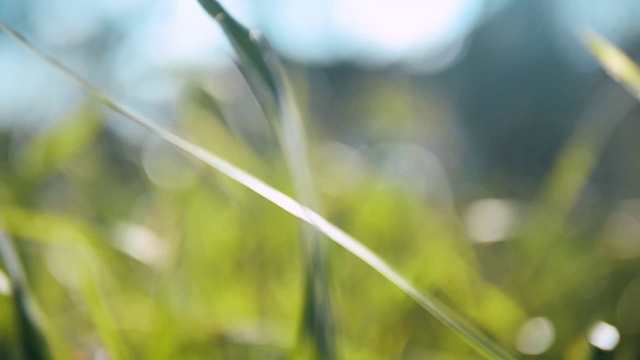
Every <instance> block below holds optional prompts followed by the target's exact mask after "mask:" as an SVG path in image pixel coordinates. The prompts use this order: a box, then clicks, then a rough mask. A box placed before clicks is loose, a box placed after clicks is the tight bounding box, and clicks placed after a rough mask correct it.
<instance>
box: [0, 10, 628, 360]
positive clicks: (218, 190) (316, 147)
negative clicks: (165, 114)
mask: <svg viewBox="0 0 640 360" xmlns="http://www.w3.org/2000/svg"><path fill="white" fill-rule="evenodd" d="M203 2H204V3H207V2H206V1H203ZM210 3H215V2H210ZM232 30H233V29H232ZM236 30H238V29H236ZM241 35H242V34H241ZM230 36H233V33H232V34H231V35H230ZM589 39H590V40H588V43H589V45H590V47H591V49H592V50H593V51H594V53H595V54H596V55H597V56H598V57H599V58H600V59H601V61H602V62H603V63H604V64H605V67H606V68H607V69H608V71H609V72H610V73H612V74H613V75H614V76H616V77H617V78H618V79H620V80H621V81H623V82H624V83H625V84H626V86H628V87H630V88H631V89H636V88H637V86H636V85H637V84H635V80H636V79H635V77H637V76H636V75H637V74H638V72H637V68H635V67H634V65H633V63H632V62H631V61H630V60H629V59H628V58H627V57H624V56H623V55H622V54H621V53H620V52H617V51H616V50H615V48H613V47H612V46H611V45H609V44H608V43H606V42H605V41H604V40H602V39H600V38H597V37H591V38H589ZM245 45H246V44H245ZM246 46H251V45H250V44H249V45H246ZM245 50H246V49H245ZM250 52H251V51H248V53H250ZM270 55H271V56H274V55H273V54H270ZM251 56H252V55H251V54H249V59H251ZM253 56H255V54H253ZM253 59H255V58H253ZM241 60H243V59H242V57H241ZM244 60H245V61H244V62H243V63H241V64H240V67H241V69H242V70H243V71H244V74H245V75H246V76H247V78H248V81H247V83H248V84H249V86H247V85H246V83H245V82H244V80H243V77H242V76H240V75H239V73H238V72H229V73H224V74H213V75H211V76H212V77H213V78H214V79H215V80H218V81H225V83H224V84H218V85H217V87H216V86H214V87H213V88H212V87H211V86H210V84H209V83H208V82H205V81H199V80H198V79H192V80H191V81H189V82H188V86H187V88H186V91H185V92H184V96H183V97H182V99H181V101H180V103H179V106H178V107H177V109H176V111H175V112H176V114H175V124H174V127H175V130H176V132H178V133H180V134H183V135H184V137H185V138H188V139H189V140H190V141H192V142H194V143H196V144H199V145H200V146H202V147H203V148H205V149H208V150H210V151H211V152H213V153H215V154H218V155H220V156H221V157H222V158H224V159H226V160H228V161H229V162H231V163H232V164H234V165H236V166H238V167H240V168H242V169H245V170H247V171H249V172H250V173H251V174H253V175H255V176H257V177H258V178H260V179H263V180H265V181H266V182H267V183H269V184H270V185H272V186H273V187H275V188H277V189H281V190H283V192H285V193H287V194H291V195H294V194H295V195H296V196H298V197H299V198H300V195H299V194H300V189H299V186H300V185H296V181H299V180H300V176H301V175H296V171H295V166H296V165H295V164H296V161H299V160H300V158H298V159H297V160H296V156H294V155H299V154H295V151H299V150H300V149H302V148H295V146H299V145H300V144H295V143H294V144H289V145H286V141H287V140H286V136H287V135H286V134H287V133H286V130H284V131H283V130H282V129H279V128H278V126H283V128H285V127H286V124H285V125H283V124H280V125H278V124H277V123H276V124H274V123H273V122H269V120H273V119H272V118H269V117H270V116H273V114H270V113H269V112H270V111H274V110H273V109H269V108H268V107H267V108H265V105H264V101H265V100H264V97H265V96H266V95H265V93H261V92H260V91H261V90H256V86H254V85H252V81H254V82H255V81H256V80H251V75H250V74H247V72H248V71H258V73H259V74H260V71H263V70H262V69H261V68H260V65H256V64H255V63H253V64H252V63H251V62H250V61H248V62H247V61H246V59H244ZM267 60H268V59H267ZM286 68H287V70H288V73H289V74H290V75H291V77H290V83H289V84H288V86H289V90H290V93H292V94H295V98H296V99H297V101H298V103H297V104H298V105H299V108H300V109H299V110H300V114H301V117H302V118H305V119H306V126H307V127H308V129H307V133H308V137H307V138H306V143H307V145H306V146H308V149H306V150H307V151H308V152H309V153H308V154H307V155H308V156H306V157H307V158H305V157H302V159H303V160H304V162H305V163H304V164H302V165H304V166H305V167H308V168H309V169H310V172H311V173H312V174H313V182H314V184H315V192H316V193H317V196H318V197H319V199H318V200H317V203H318V204H319V203H322V204H323V209H318V210H322V213H323V214H324V215H325V217H326V218H327V219H329V220H331V221H332V222H333V223H334V224H336V225H338V226H339V227H340V228H342V229H343V230H345V231H346V232H347V233H349V234H351V235H353V236H354V237H355V238H357V239H360V240H361V241H362V242H363V243H364V244H365V245H366V246H368V247H369V248H371V249H372V250H373V251H374V252H375V253H376V254H378V255H379V256H380V257H382V258H384V259H385V260H387V261H388V263H390V264H392V266H393V267H394V268H396V269H398V271H399V272H400V273H401V274H402V275H403V276H404V277H405V278H407V279H409V280H410V281H411V282H412V283H414V284H416V285H417V286H418V287H419V288H420V289H421V291H423V292H424V293H426V294H430V295H433V296H434V297H435V298H437V299H440V301H441V302H443V303H444V304H446V305H448V307H450V308H452V309H454V311H455V313H457V314H460V316H461V317H463V318H467V319H468V320H469V323H472V324H474V327H476V326H477V327H478V328H480V329H482V332H483V333H485V334H487V336H488V337H489V338H491V339H492V340H494V341H495V342H496V343H497V344H499V345H500V346H501V347H503V348H504V349H506V350H507V351H509V352H511V353H512V354H514V355H516V354H517V356H518V357H533V356H540V357H543V358H567V359H604V358H616V359H634V358H637V357H638V356H640V347H638V345H637V343H638V341H639V340H640V338H639V336H640V313H639V312H638V309H637V306H636V304H637V303H638V301H639V300H640V283H639V281H640V280H639V278H638V257H639V256H640V235H639V234H640V232H639V230H640V201H638V200H635V199H625V200H624V201H620V200H618V199H613V198H612V199H598V198H597V196H596V195H594V192H595V191H596V190H594V189H592V188H591V187H590V186H592V185H591V184H590V182H589V179H590V178H591V176H592V173H593V172H594V171H596V170H597V169H596V168H597V165H598V163H599V158H600V155H601V153H602V152H603V151H604V149H605V148H606V147H607V145H608V141H609V140H610V139H611V137H613V136H614V135H613V134H614V133H615V129H616V128H615V127H616V125H618V124H619V123H620V121H621V119H624V118H626V117H627V116H629V113H632V111H633V109H634V106H635V102H633V101H631V100H630V98H626V97H625V96H626V95H625V94H624V93H622V92H616V90H612V89H610V88H608V87H606V86H604V87H603V89H601V90H600V92H596V95H594V96H593V98H594V99H595V100H594V105H593V109H591V108H587V109H586V110H585V113H586V114H587V115H585V116H584V118H585V119H584V121H583V122H581V123H580V125H579V126H578V127H577V128H576V129H574V130H573V131H572V132H571V135H570V137H569V138H568V140H566V141H564V142H563V144H564V145H562V146H561V147H560V150H558V151H556V152H555V153H554V156H553V157H552V159H553V161H552V163H553V166H551V167H550V168H549V169H548V170H546V171H545V174H544V176H543V177H542V178H543V180H541V181H540V183H541V184H542V185H538V186H537V187H536V186H530V185H527V186H525V188H526V191H525V192H528V193H526V196H524V195H522V193H519V192H518V191H522V190H517V189H522V187H520V186H518V185H517V184H516V185H514V184H512V183H509V181H512V182H517V181H518V179H520V177H521V176H523V175H527V174H528V175H531V174H529V173H527V172H526V171H525V172H524V174H523V173H519V174H518V176H514V177H510V175H509V174H500V173H499V171H494V172H491V171H489V172H488V173H489V174H491V176H495V178H490V180H492V181H489V183H488V184H484V185H478V184H473V183H471V181H470V180H469V179H465V178H464V176H462V175H459V173H460V172H462V171H461V170H460V169H459V168H457V167H456V166H458V167H459V166H461V165H460V164H459V163H460V162H461V161H462V160H460V159H458V158H457V156H458V155H457V150H456V149H455V146H454V145H455V144H457V145H458V146H460V147H464V146H466V145H465V144H464V143H462V144H461V143H459V142H460V140H459V135H458V134H457V133H456V130H455V129H454V126H453V125H452V124H451V123H450V122H449V121H450V120H451V118H452V117H453V115H452V113H453V112H454V111H453V110H451V109H447V108H446V106H445V105H442V104H441V103H440V102H439V101H438V99H437V98H432V97H430V96H433V94H432V93H430V92H428V91H427V90H425V89H422V88H420V87H419V86H417V85H415V84H414V83H412V82H411V81H410V80H409V79H408V77H407V76H405V75H403V74H390V75H387V78H385V77H384V76H381V77H380V78H375V77H372V78H371V79H369V80H367V81H365V82H360V83H358V82H353V83H351V84H350V86H353V87H355V88H357V89H356V90H355V92H356V93H358V96H357V97H356V98H354V99H349V100H347V99H344V101H345V104H342V106H341V110H342V111H344V112H345V113H347V114H354V121H353V122H352V123H350V124H333V125H331V124H330V123H329V122H330V120H331V119H316V118H315V117H317V116H319V115H318V114H321V113H322V112H323V111H325V115H326V112H330V111H328V110H327V109H323V110H319V111H314V110H313V108H314V106H321V105H322V104H326V103H335V102H339V101H341V100H343V99H341V98H339V97H338V98H337V99H332V100H331V101H327V102H326V103H323V101H322V99H313V98H312V96H314V94H315V93H314V90H313V87H314V86H317V84H315V83H314V82H313V81H311V80H313V79H315V80H317V78H315V77H313V76H305V72H304V71H303V70H301V69H300V68H299V67H296V66H295V65H293V64H288V66H286ZM229 74H235V75H229ZM263 75H264V74H263ZM310 79H311V80H310ZM342 81H345V82H346V80H344V79H342ZM275 86H283V85H282V84H279V85H275ZM267 88H268V87H267ZM267 88H265V89H263V90H262V91H269V89H267ZM232 92H235V94H230V93H232ZM231 95H233V96H231ZM253 96H257V97H258V101H255V100H254V99H253ZM269 96H270V95H269ZM470 102H472V101H470ZM258 104H260V105H262V108H260V106H259V105H258ZM467 105H469V104H467ZM34 106H36V105H34ZM271 106H275V107H276V108H277V107H278V106H282V104H280V105H273V104H272V105H271ZM540 106H545V105H544V104H541V105H540ZM463 108H464V107H463V106H462V105H461V110H460V111H461V112H464V111H467V110H462V109H463ZM471 108H472V106H471ZM281 110H282V109H280V111H281ZM110 111H111V110H108V109H106V108H103V107H102V106H101V104H100V101H96V100H94V99H87V100H85V101H83V102H82V103H79V104H77V105H76V106H75V107H74V108H73V109H70V110H69V111H68V113H67V114H65V115H64V116H63V118H62V119H60V120H59V121H57V122H55V123H54V124H52V125H51V126H50V127H48V128H46V129H44V130H42V131H40V132H38V133H37V134H28V135H24V134H21V133H19V132H18V131H11V130H10V129H4V130H3V131H2V132H1V133H0V136H1V138H0V156H1V158H0V224H1V226H2V231H3V232H4V233H6V235H4V234H0V245H2V246H1V247H0V249H1V251H2V255H3V258H2V260H3V267H2V272H0V292H1V294H0V312H1V313H2V316H0V358H9V359H22V358H23V359H45V358H49V357H53V358H60V359H67V358H75V359H87V358H101V357H102V356H107V357H108V358H112V359H137V358H148V359H174V358H181V359H182V358H186V359H189V358H194V359H200V358H215V359H218V358H219V359H284V358H289V357H291V356H293V357H297V358H309V357H311V356H312V355H311V353H312V352H313V350H312V349H311V348H313V347H314V346H315V347H318V346H320V345H318V344H321V343H322V341H319V340H318V339H317V338H315V339H314V338H313V337H314V336H315V337H322V336H325V337H327V340H326V343H324V345H322V346H326V347H331V346H333V345H331V343H332V341H333V340H331V339H330V338H333V339H335V349H336V350H335V351H336V353H337V355H336V356H337V358H344V359H389V358H402V359H422V358H437V359H464V358H477V357H479V356H480V355H479V354H478V353H477V352H476V351H475V350H474V349H473V348H472V347H471V346H469V345H468V344H467V343H465V342H464V341H463V338H464V336H463V338H461V337H459V336H457V335H456V334H455V333H454V332H452V331H451V330H450V329H449V328H447V327H446V326H444V325H443V324H442V323H441V322H439V321H437V320H436V319H435V318H434V317H432V316H431V315H430V314H429V313H428V312H425V311H424V309H423V308H421V306H420V305H419V304H417V303H416V302H414V301H413V300H412V299H411V298H410V297H408V296H407V295H406V294H404V293H403V292H402V291H401V290H400V289H399V288H398V287H397V286H395V285H394V284H393V283H390V282H388V281H386V280H385V279H384V278H383V277H381V276H380V275H379V274H377V273H376V272H375V271H374V270H372V269H371V268H370V267H368V266H367V265H366V264H364V263H363V262H361V261H360V260H359V259H358V258H356V257H354V256H353V255H352V254H350V253H349V252H347V251H345V250H344V249H343V248H341V247H338V246H335V245H333V244H329V243H327V249H326V250H327V259H328V260H327V264H326V266H327V274H328V279H327V284H328V287H327V288H316V289H313V290H314V291H315V293H314V292H313V291H311V290H309V288H308V284H310V283H312V284H313V283H314V282H313V281H317V282H316V283H315V284H320V285H318V286H322V281H324V280H323V279H315V280H310V278H309V277H308V276H306V277H305V275H304V274H308V272H309V271H311V272H312V274H313V271H323V270H322V267H320V268H318V267H314V266H310V264H309V263H310V262H313V261H314V260H312V259H313V257H310V256H307V255H308V254H307V252H308V251H309V249H308V248H305V245H304V244H305V242H304V241H302V242H301V241H299V239H300V238H302V239H304V237H305V236H307V235H306V234H305V230H304V228H301V226H300V224H299V222H298V220H297V219H295V218H294V217H292V216H291V215H289V214H287V213H286V212H284V211H282V209H280V208H278V207H277V206H276V205H274V204H272V203H270V202H269V201H267V200H265V199H263V198H261V197H259V196H257V195H256V194H255V193H253V192H252V191H250V190H248V189H246V188H244V187H242V186H239V185H238V184H237V183H235V182H233V181H231V180H229V179H227V178H225V177H223V176H220V175H219V174H218V173H216V172H215V171H214V170H212V169H210V168H207V167H205V166H203V165H202V164H200V163H198V162H196V161H193V159H191V158H189V157H186V156H184V155H183V154H181V153H179V152H178V151H177V150H176V149H174V148H172V147H171V146H170V145H168V144H167V143H165V142H162V141H161V140H159V139H157V138H156V137H153V136H151V137H149V138H148V139H146V140H145V141H142V142H135V141H134V142H132V141H131V140H128V139H125V138H122V137H120V136H118V135H117V134H116V132H115V131H114V129H113V128H112V127H111V126H110V125H109V123H108V121H107V120H109V121H110V120H111V119H107V118H108V117H110V115H109V114H110ZM487 112H488V113H479V114H478V115H479V118H481V119H482V118H486V117H490V116H491V110H487ZM498 112H499V111H498ZM261 113H262V115H260V114H261ZM252 114H253V115H255V114H258V115H259V116H256V117H252V116H250V115H252ZM264 114H266V116H265V115H264ZM355 114H357V115H358V116H355ZM279 115H282V112H280V113H279ZM247 117H248V119H247ZM356 118H360V119H366V121H360V122H358V121H356ZM279 119H280V118H279ZM117 120H118V121H124V120H123V119H117ZM280 120H283V119H280ZM321 120H326V121H325V122H323V121H321ZM471 128H473V126H471ZM330 129H333V130H330ZM336 129H337V130H336ZM341 130H342V131H341ZM292 131H294V132H295V130H292ZM283 133H285V135H284V140H283ZM288 134H289V135H291V133H288ZM354 138H356V139H358V140H356V141H354V140H353V139H354ZM279 141H280V142H283V143H285V144H284V145H283V144H279ZM456 141H458V143H456ZM517 141H518V140H517V139H512V142H517ZM425 144H426V145H425ZM452 144H454V145H452ZM287 146H288V147H287ZM281 147H282V148H284V155H283V152H282V151H281V150H280V149H281ZM427 149H431V150H427ZM507 151H508V150H507ZM287 152H289V153H287ZM292 152H293V153H292ZM488 152H489V153H491V151H488ZM287 156H289V157H290V158H287ZM447 156H450V157H451V158H449V159H443V158H446V157H447ZM292 158H293V159H292ZM509 158H510V157H509V156H508V154H507V155H505V156H504V159H509ZM510 161H512V160H505V162H506V163H507V164H508V163H509V162H510ZM452 164H453V165H452ZM456 164H457V165H456ZM299 165H300V164H298V166H299ZM601 171H602V170H601ZM537 172H539V170H536V171H532V173H537ZM519 176H520V177H519ZM532 176H533V175H532ZM510 179H511V180H510ZM532 189H533V190H532ZM513 194H518V195H520V197H519V198H516V197H510V198H506V197H507V196H513ZM314 196H315V195H314ZM303 197H304V196H303ZM307 201H308V199H307V200H306V201H303V203H307ZM326 241H328V240H326ZM322 266H324V265H322ZM325 285H326V284H325ZM310 293H311V294H315V295H314V297H316V298H317V297H321V296H329V297H330V298H331V301H330V303H331V305H330V306H329V305H326V307H322V306H320V307H317V305H318V304H317V303H313V301H311V300H310V299H309V297H308V296H309V294H310ZM318 309H324V311H327V313H325V314H324V316H326V319H325V320H326V324H325V325H326V326H327V327H326V328H324V330H323V331H326V332H327V333H325V334H318V333H317V332H314V331H308V328H306V327H307V326H309V322H311V323H312V324H314V326H315V329H316V330H317V329H318V328H322V326H324V325H322V324H321V325H318V324H319V322H318V319H317V318H314V320H313V321H311V320H309V318H310V317H311V318H313V317H317V316H321V315H322V311H318ZM320 320H322V319H320ZM332 322H335V324H331V323H332ZM320 323H322V321H320ZM318 326H319V327H318ZM309 337H311V343H314V344H315V345H311V347H309V344H308V342H309ZM319 353H320V354H321V356H325V357H328V356H332V355H330V354H331V353H332V350H327V351H326V352H324V353H323V352H319Z"/></svg>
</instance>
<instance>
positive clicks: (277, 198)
mask: <svg viewBox="0 0 640 360" xmlns="http://www.w3.org/2000/svg"><path fill="white" fill-rule="evenodd" d="M0 30H2V31H3V32H5V33H6V34H8V35H9V36H10V37H11V38H13V39H14V40H16V41H17V42H19V43H20V44H21V45H23V46H24V47H26V48H27V49H28V50H29V51H31V52H32V53H33V54H35V55H36V56H38V57H39V58H41V59H43V60H44V61H46V62H47V63H49V64H50V65H51V66H53V67H54V68H56V69H57V70H59V71H61V72H62V73H64V74H65V75H67V76H68V77H69V78H70V79H72V80H73V81H75V82H76V83H77V84H79V85H80V86H81V87H83V89H84V90H85V91H86V92H87V93H88V94H89V95H90V96H92V97H94V98H95V99H96V100H97V101H99V102H101V103H102V104H104V105H105V106H107V107H109V108H110V109H112V110H113V111H115V112H117V113H119V114H121V115H123V116H125V117H126V118H128V119H129V120H131V121H134V122H135V123H137V124H139V125H140V126H142V127H144V128H146V129H147V130H149V131H151V132H152V133H154V134H155V135H157V136H159V137H160V138H161V139H163V140H164V141H166V142H168V143H169V144H171V145H173V146H175V147H176V148H178V149H180V150H182V151H183V152H185V153H187V154H189V155H190V156H192V157H194V158H196V159H198V160H200V161H202V162H204V163H205V164H207V165H209V166H210V167H212V168H214V169H216V170H218V171H220V172H221V173H223V174H225V175H226V176H228V177H230V178H231V179H233V180H235V181H237V182H238V183H240V184H242V185H244V186H246V187H247V188H249V189H250V190H252V191H253V192H255V193H257V194H258V195H260V196H262V197H264V198H265V199H267V200H269V201H270V202H272V203H273V204H275V205H277V206H278V207H280V208H282V209H283V210H285V211H286V212H288V213H290V214H291V215H293V216H295V217H297V218H299V219H301V220H303V221H305V222H307V223H309V224H312V225H313V226H314V227H315V228H316V229H318V230H319V231H320V232H322V233H323V234H324V235H326V236H327V237H328V238H330V239H332V240H333V241H334V242H336V243H337V244H338V245H340V246H342V247H343V248H344V249H346V250H347V251H349V252H350V253H352V254H353V255H355V256H356V257H358V258H359V259H361V260H362V261H363V262H365V263H366V264H367V265H369V266H370V267H371V268H373V269H374V270H376V271H377V272H378V273H380V274H381V275H382V276H384V277H385V278H386V279H387V280H389V281H390V282H391V283H393V284H394V285H395V286H396V287H398V288H399V289H401V290H402V291H403V292H404V293H406V294H407V295H409V296H410V297H411V298H413V299H414V300H415V301H416V302H417V303H418V304H419V305H420V306H421V307H422V308H423V309H425V310H426V311H427V312H429V313H430V314H431V315H432V316H433V317H435V318H436V319H437V320H438V321H439V322H441V323H442V324H443V325H445V326H446V327H448V328H449V329H450V330H451V331H453V332H454V333H455V334H457V335H458V336H460V337H461V338H462V339H463V340H464V341H466V342H467V343H468V344H470V345H471V346H472V347H473V348H475V349H476V350H477V351H478V352H479V353H481V354H482V355H484V356H485V357H487V358H489V359H512V358H513V357H512V356H511V355H510V354H509V352H507V351H506V350H504V349H503V348H502V347H501V346H500V345H498V344H496V343H495V342H494V341H492V340H491V339H489V338H488V337H487V336H485V335H484V334H483V333H482V332H480V331H478V330H477V329H476V328H475V327H474V326H472V325H471V324H470V323H469V322H467V321H466V320H465V319H464V318H463V317H462V316H460V315H458V314H457V313H455V312H454V311H453V310H451V309H450V308H449V307H448V306H446V305H445V304H443V303H441V302H440V301H439V300H438V299H436V298H434V297H432V296H429V295H426V294H423V293H422V292H421V291H420V290H418V288H417V287H416V286H414V285H413V284H412V283H410V282H409V281H408V280H406V279H405V278H404V277H402V276H401V275H400V274H399V273H398V272H397V271H396V270H395V269H393V268H392V267H391V266H390V265H388V264H387V263H386V262H385V261H384V260H383V259H382V258H381V257H379V256H378V255H377V254H376V253H374V252H373V251H371V250H370V249H369V248H367V247H366V246H365V245H363V244H362V243H361V242H359V241H358V240H357V239H355V238H354V237H352V236H351V235H349V234H347V233H345V232H344V231H342V230H341V229H339V228H338V227H336V226H335V225H333V224H332V223H330V222H329V221H328V220H326V219H325V218H323V217H322V216H320V215H319V214H317V213H316V212H315V211H313V210H312V209H309V208H307V207H305V206H303V205H301V204H300V203H299V202H297V201H295V200H294V199H292V198H291V197H289V196H287V195H285V194H283V193H282V192H280V191H278V190H276V189H274V188H273V187H271V186H269V185H267V184H266V183H264V182H263V181H262V180H260V179H258V178H256V177H254V176H253V175H251V174H249V173H247V172H245V171H244V170H242V169H240V168H238V167H236V166H234V165H233V164H231V163H229V162H227V161H226V160H224V159H222V158H220V157H218V156H216V155H215V154H213V153H211V152H208V151H206V150H204V149H203V148H201V147H199V146H197V145H195V144H193V143H191V142H189V141H187V140H185V139H183V138H182V137H180V136H178V135H176V134H174V133H172V132H170V131H168V130H166V129H164V128H162V127H160V126H158V125H156V124H155V123H154V122H152V121H151V120H149V119H147V118H144V117H141V116H138V115H136V114H134V113H133V112H131V111H129V110H127V109H126V108H124V107H123V106H121V105H119V104H118V103H116V102H115V101H114V100H112V99H111V98H110V97H109V96H107V95H106V94H104V93H103V92H102V91H100V90H99V89H98V88H96V87H95V86H93V85H91V84H90V83H89V82H87V81H86V80H84V79H83V78H82V77H81V76H79V75H77V74H76V73H75V72H73V71H72V70H71V69H69V68H68V67H66V66H65V65H63V64H62V63H60V62H59V61H58V60H56V59H55V58H53V57H51V56H50V55H47V54H46V53H43V52H42V51H40V50H39V49H37V48H36V47H35V46H34V45H33V44H31V42H29V41H28V40H27V39H26V38H24V37H23V36H22V35H20V34H19V33H17V32H16V31H15V30H13V29H12V28H10V27H9V26H8V25H6V24H5V23H4V22H1V21H0Z"/></svg>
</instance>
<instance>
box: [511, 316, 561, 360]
mask: <svg viewBox="0 0 640 360" xmlns="http://www.w3.org/2000/svg"><path fill="white" fill-rule="evenodd" d="M555 337H556V331H555V328H554V326H553V323H552V322H551V321H550V320H549V319H547V318H546V317H535V318H531V319H529V320H527V321H526V322H525V323H524V324H523V325H522V327H521V328H520V331H519V332H518V338H517V339H516V348H517V349H518V351H520V352H521V353H523V354H527V355H538V354H542V353H544V352H545V351H547V350H548V349H549V347H551V345H552V344H553V340H555Z"/></svg>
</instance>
